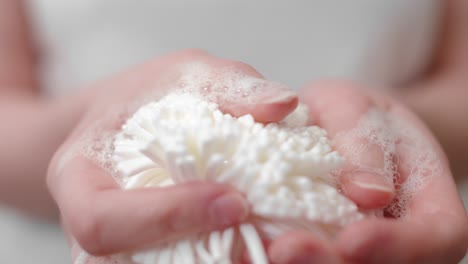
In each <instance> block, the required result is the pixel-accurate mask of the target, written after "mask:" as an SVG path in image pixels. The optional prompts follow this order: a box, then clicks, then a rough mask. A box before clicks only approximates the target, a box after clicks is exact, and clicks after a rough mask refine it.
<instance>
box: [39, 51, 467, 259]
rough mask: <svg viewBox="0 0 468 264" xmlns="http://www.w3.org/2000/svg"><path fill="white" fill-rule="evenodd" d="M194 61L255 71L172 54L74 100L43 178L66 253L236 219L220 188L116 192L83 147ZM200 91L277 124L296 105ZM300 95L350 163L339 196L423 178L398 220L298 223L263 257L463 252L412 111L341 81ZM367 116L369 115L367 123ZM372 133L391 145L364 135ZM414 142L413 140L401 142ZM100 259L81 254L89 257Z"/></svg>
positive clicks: (272, 88) (377, 193)
mask: <svg viewBox="0 0 468 264" xmlns="http://www.w3.org/2000/svg"><path fill="white" fill-rule="evenodd" d="M194 62H196V63H203V64H204V65H206V67H208V68H211V69H226V71H225V72H226V73H228V72H229V71H234V72H236V73H237V74H238V75H239V74H240V75H239V76H241V75H244V76H250V77H253V78H262V76H261V75H260V74H259V73H258V72H256V71H255V70H254V69H253V68H251V67H250V66H248V65H245V64H242V63H238V62H232V61H227V60H223V59H219V58H215V57H212V56H210V55H208V54H206V53H203V52H199V51H183V52H178V53H174V54H170V55H167V56H165V57H162V58H159V59H156V60H153V61H150V62H148V63H146V64H144V65H142V66H139V67H137V68H135V69H133V70H131V71H129V72H127V73H124V74H120V75H118V76H116V77H115V78H112V79H109V80H107V81H104V82H101V83H98V84H96V87H93V89H91V90H89V92H87V93H86V94H85V95H83V99H82V100H89V101H91V102H94V103H91V104H90V108H89V109H88V111H87V112H86V113H85V115H84V116H83V118H82V120H81V122H80V123H79V124H78V126H77V127H76V129H75V130H74V132H73V133H72V134H71V135H70V136H69V138H68V139H67V141H66V142H65V143H64V144H63V145H62V147H61V148H60V149H59V150H58V151H57V153H56V155H55V157H54V159H53V161H52V163H51V166H50V168H49V173H48V178H47V182H48V186H49V189H50V191H51V193H52V195H53V197H54V199H55V200H56V202H57V204H58V206H59V208H60V211H61V214H62V221H63V226H64V229H65V231H66V233H67V235H68V237H69V240H70V243H72V248H73V252H72V253H73V255H74V258H75V257H76V256H77V254H78V253H79V251H80V250H81V248H83V249H84V250H86V251H87V252H89V253H91V254H93V255H107V254H112V253H116V252H120V251H127V250H133V249H138V248H142V247H145V246H150V245H151V244H155V243H158V242H161V241H162V240H166V239H174V238H177V237H182V236H186V235H189V234H192V233H198V232H204V231H210V230H213V229H220V228H224V227H227V226H231V225H234V224H237V223H240V222H242V221H243V219H245V217H246V215H247V214H248V206H246V201H245V200H244V198H243V197H242V194H240V193H238V192H237V191H236V190H234V189H232V188H231V187H230V186H225V185H222V184H218V183H210V182H190V183H184V184H180V185H176V186H171V187H166V188H163V189H135V190H126V191H123V190H121V189H120V187H119V185H118V184H117V182H116V181H115V180H114V179H113V178H112V177H111V175H110V173H109V171H108V170H106V169H104V168H103V167H105V166H103V164H101V165H99V164H98V163H97V162H96V160H101V161H104V162H105V160H106V157H102V158H100V159H99V157H97V156H95V155H94V154H93V155H94V156H93V155H89V153H91V152H97V153H105V152H103V151H102V148H103V147H105V146H104V145H102V144H103V142H109V138H107V139H106V138H105V137H106V135H109V133H108V131H113V130H116V129H119V127H120V126H121V125H122V122H123V121H124V119H125V117H126V116H128V115H127V114H128V113H127V112H125V111H122V109H125V110H127V111H128V112H132V110H134V109H132V108H135V107H137V105H131V106H130V107H129V102H136V101H140V103H141V102H142V101H144V99H142V98H143V96H147V97H149V98H150V99H157V97H158V96H160V94H161V93H162V92H164V91H167V90H169V89H171V87H175V86H177V85H176V84H177V83H179V82H180V80H181V78H183V76H182V74H183V72H181V71H180V68H181V65H182V66H183V65H189V64H190V63H194ZM218 75H219V74H218ZM217 78H221V79H222V78H223V76H217ZM257 88H258V87H257ZM208 90H209V89H208ZM207 93H208V94H207V95H208V96H210V98H214V100H215V101H216V102H217V103H218V104H219V105H220V107H222V110H223V111H225V112H227V113H230V114H232V115H234V116H240V115H243V114H247V113H250V114H252V115H253V116H254V117H255V119H256V120H257V121H260V122H275V121H279V120H281V119H282V118H284V117H285V116H286V115H287V114H289V113H290V112H291V111H292V110H293V109H294V108H295V106H296V105H297V102H298V97H297V95H295V94H294V93H292V92H291V91H289V90H288V89H286V88H285V87H283V86H281V85H279V84H277V83H273V82H268V81H265V82H264V85H263V87H262V89H255V90H252V91H249V98H248V99H249V101H248V102H247V101H246V100H245V97H244V96H242V94H241V93H231V94H229V95H227V94H226V93H223V91H217V90H211V91H207ZM236 94H237V96H238V98H235V96H236ZM233 96H234V97H233ZM299 98H300V100H301V102H303V103H305V104H307V105H308V106H309V108H310V116H311V119H312V120H313V121H314V124H316V125H318V126H321V127H323V128H324V129H326V130H327V131H328V132H329V134H330V137H331V138H332V139H333V140H334V142H335V147H336V148H337V149H338V151H340V153H341V154H342V155H344V156H345V157H346V158H347V160H349V161H350V162H349V163H348V164H347V166H346V167H345V168H344V169H343V170H342V171H341V172H340V173H339V175H337V176H338V177H339V179H340V182H341V189H342V191H343V193H344V194H345V195H346V196H348V197H349V198H350V199H352V200H353V201H355V202H356V203H357V204H358V205H360V206H361V208H364V209H369V210H373V209H381V208H384V207H387V206H389V205H391V204H392V202H393V201H394V198H395V197H398V198H401V197H400V195H402V192H404V191H408V190H409V189H408V188H404V186H405V183H406V182H414V181H412V177H423V179H424V183H423V184H421V186H419V188H417V189H415V192H413V193H412V195H411V196H410V199H409V200H408V201H407V202H406V203H405V204H404V206H405V208H402V209H404V211H405V215H404V216H402V217H400V218H398V219H395V217H387V218H371V219H365V220H362V221H359V222H356V223H354V224H352V225H350V226H348V227H346V228H345V229H344V230H342V231H341V232H340V233H339V234H338V235H337V237H336V238H335V239H333V240H331V241H330V240H325V239H323V238H320V237H317V236H314V235H313V234H305V233H303V232H300V231H298V232H291V233H288V234H285V235H283V236H282V237H279V238H278V239H276V240H275V241H272V242H271V243H270V244H269V245H268V248H267V251H268V254H269V257H270V260H271V261H272V262H273V263H456V262H457V261H458V260H460V259H461V258H462V257H463V255H464V254H465V252H466V248H467V241H468V238H467V232H468V231H467V226H468V223H467V218H466V212H465V210H464V208H463V205H462V203H461V200H460V198H459V197H458V194H457V190H456V187H455V184H454V182H453V180H452V176H451V173H450V170H449V167H448V164H447V162H446V158H445V156H444V154H443V153H442V151H441V149H440V147H439V145H438V144H437V143H436V141H435V140H434V138H433V137H432V136H431V134H430V132H429V131H428V130H427V129H426V128H425V126H424V125H423V124H422V123H421V122H420V121H419V120H418V119H417V118H416V117H415V116H414V115H413V114H411V113H410V112H409V111H408V110H406V109H405V108H404V107H403V106H401V105H399V104H398V103H396V102H394V101H393V100H391V99H390V98H387V97H384V96H381V95H377V94H371V93H370V92H369V91H366V90H361V89H359V88H356V87H352V86H351V85H349V84H346V83H336V82H324V83H317V84H315V85H308V86H306V87H305V88H303V89H302V90H301V93H300V96H299ZM146 99H148V98H146ZM369 113H371V114H369ZM375 114H376V115H377V116H378V117H380V118H378V119H379V120H380V121H378V122H377V123H376V122H370V121H369V120H371V119H372V118H371V116H373V115H375ZM363 120H364V121H363ZM366 120H367V121H366ZM368 121H369V122H368ZM382 130H385V133H383V134H384V136H383V137H384V138H385V139H388V140H387V141H388V142H390V143H389V144H390V145H389V144H385V146H383V145H382V144H380V143H379V142H381V141H375V137H377V138H378V137H380V136H379V135H381V134H382V133H380V132H382ZM386 130H388V131H390V132H388V131H386ZM366 131H367V132H366ZM369 131H370V132H369ZM366 133H367V134H366ZM408 134H411V135H413V137H412V136H408ZM106 140H107V141H106ZM413 140H416V141H418V142H420V144H416V145H415V144H412V143H414V142H411V141H413ZM96 142H97V143H96ZM99 142H100V144H101V145H99ZM388 142H387V143H388ZM90 146H91V147H90ZM421 146H423V149H422V150H421V151H422V154H421V155H422V156H423V157H426V159H425V160H427V159H428V156H430V157H429V158H430V162H426V163H421V159H418V158H415V157H416V156H418V155H419V154H417V155H416V154H414V151H416V152H417V151H418V150H415V149H411V148H415V147H416V148H417V147H421ZM356 149H360V151H358V152H356V151H355V150H356ZM352 150H353V151H352ZM389 157H390V158H389ZM423 160H424V159H423ZM104 165H105V164H104ZM418 166H419V167H421V166H423V168H422V169H421V168H419V169H418V172H422V173H419V174H418V175H415V168H416V167H418ZM424 166H425V167H424ZM387 168H391V169H387ZM430 170H432V171H430ZM400 186H402V187H400ZM148 204H153V205H154V206H153V208H148ZM106 258H107V259H108V257H92V258H90V259H89V262H88V263H93V259H94V260H96V261H97V260H104V259H106ZM109 262H110V259H109ZM99 263H102V262H99Z"/></svg>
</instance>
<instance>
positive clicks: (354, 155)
mask: <svg viewBox="0 0 468 264" xmlns="http://www.w3.org/2000/svg"><path fill="white" fill-rule="evenodd" d="M334 143H335V144H340V146H339V149H340V151H341V154H342V155H343V156H344V157H345V158H346V159H347V161H348V163H349V165H350V168H351V169H353V170H362V171H366V172H373V173H374V174H375V175H376V177H383V178H384V179H386V180H387V181H388V182H390V183H391V182H393V183H394V185H395V189H396V198H395V200H394V201H393V202H392V203H391V204H390V205H389V206H388V207H387V208H385V211H386V212H387V213H389V214H391V215H392V216H394V217H404V216H405V215H406V214H407V213H408V211H407V210H408V204H409V202H410V200H411V198H412V197H413V196H414V194H415V193H416V192H418V191H419V190H420V188H421V187H422V186H424V184H425V183H426V182H427V181H429V180H430V179H431V178H432V177H433V176H434V175H437V174H438V173H439V172H440V170H441V168H442V167H441V166H442V164H441V161H440V160H438V158H437V155H436V152H435V150H434V149H433V148H432V147H431V146H432V145H431V143H430V142H427V141H426V140H425V136H424V135H422V133H420V132H419V130H418V128H416V127H415V126H414V125H413V124H411V123H409V122H407V121H405V120H402V119H401V118H400V117H398V116H396V115H394V114H391V113H387V112H384V111H381V110H378V109H371V110H370V111H369V112H368V113H367V114H366V115H365V116H364V117H363V118H362V119H361V120H360V121H359V122H358V124H357V126H356V127H355V128H353V129H351V130H349V131H345V132H341V133H340V134H338V135H337V136H336V137H335V139H334ZM376 150H377V151H376ZM379 152H380V153H379ZM369 153H372V154H371V155H369ZM376 155H378V157H377V156H376ZM376 159H377V160H381V161H382V163H381V164H380V165H379V166H375V165H376V164H375V160H376ZM369 160H374V162H372V161H369ZM369 162H370V163H371V164H369ZM378 163H380V162H378ZM402 172H403V174H401V173H402Z"/></svg>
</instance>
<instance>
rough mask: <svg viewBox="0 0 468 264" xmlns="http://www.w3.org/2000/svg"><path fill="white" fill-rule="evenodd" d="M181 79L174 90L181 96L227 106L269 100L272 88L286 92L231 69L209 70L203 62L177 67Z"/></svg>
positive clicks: (274, 83)
mask: <svg viewBox="0 0 468 264" xmlns="http://www.w3.org/2000/svg"><path fill="white" fill-rule="evenodd" d="M180 69H181V72H182V75H181V78H180V79H179V83H178V85H177V87H176V90H180V91H182V92H184V93H193V94H196V95H197V94H198V95H202V96H203V97H204V98H205V99H206V100H208V101H212V102H217V103H218V104H219V105H221V106H224V107H229V106H230V105H232V104H238V103H239V102H242V104H243V105H249V104H250V105H253V104H257V103H261V102H262V101H264V100H272V99H274V96H276V94H271V93H270V90H271V88H272V87H276V88H278V87H279V88H283V89H284V90H289V89H288V88H287V87H286V86H284V85H282V84H279V83H276V82H272V81H268V80H265V79H263V78H259V77H255V76H252V75H248V74H247V73H246V72H245V71H244V70H242V69H239V68H235V67H220V68H213V67H210V66H208V65H206V64H204V63H190V64H185V65H182V66H181V68H180Z"/></svg>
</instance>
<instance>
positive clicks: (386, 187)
mask: <svg viewBox="0 0 468 264" xmlns="http://www.w3.org/2000/svg"><path fill="white" fill-rule="evenodd" d="M349 180H350V181H351V182H352V183H353V184H354V185H356V186H358V187H360V188H363V189H367V190H376V191H381V192H393V184H391V183H389V182H388V180H387V179H386V178H385V177H384V176H383V175H380V174H378V173H374V172H364V171H359V172H354V173H352V174H351V175H350V177H349Z"/></svg>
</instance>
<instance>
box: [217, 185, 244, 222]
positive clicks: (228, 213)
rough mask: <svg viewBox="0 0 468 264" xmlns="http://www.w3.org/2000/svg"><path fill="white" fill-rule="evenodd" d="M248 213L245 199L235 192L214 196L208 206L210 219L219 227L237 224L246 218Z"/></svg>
mask: <svg viewBox="0 0 468 264" xmlns="http://www.w3.org/2000/svg"><path fill="white" fill-rule="evenodd" d="M248 213H249V205H248V203H247V201H246V200H245V198H244V197H243V196H242V195H241V194H239V193H237V192H229V193H226V194H224V195H222V196H220V197H218V198H216V199H215V200H214V201H213V202H212V203H211V207H210V214H211V215H210V217H211V221H212V223H214V224H215V225H216V226H219V227H227V226H231V225H233V224H238V223H239V222H241V221H243V220H245V219H246V218H247V215H248Z"/></svg>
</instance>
